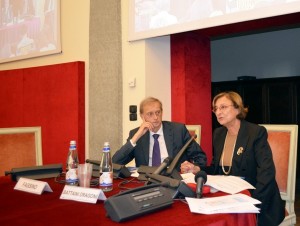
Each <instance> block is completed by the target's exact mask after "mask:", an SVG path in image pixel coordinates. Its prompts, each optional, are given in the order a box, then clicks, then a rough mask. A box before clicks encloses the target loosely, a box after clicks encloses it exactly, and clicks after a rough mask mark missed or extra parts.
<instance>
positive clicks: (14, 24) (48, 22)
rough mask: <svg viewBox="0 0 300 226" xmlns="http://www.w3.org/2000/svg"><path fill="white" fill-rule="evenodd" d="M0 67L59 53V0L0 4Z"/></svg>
mask: <svg viewBox="0 0 300 226" xmlns="http://www.w3.org/2000/svg"><path fill="white" fill-rule="evenodd" d="M0 9H1V11H0V47H1V48H0V63H4V62H9V61H15V60H21V59H27V58H32V57H39V56H44V55H49V54H55V53H61V41H60V0H0Z"/></svg>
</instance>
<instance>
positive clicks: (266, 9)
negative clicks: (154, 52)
mask: <svg viewBox="0 0 300 226" xmlns="http://www.w3.org/2000/svg"><path fill="white" fill-rule="evenodd" d="M299 11H300V0H130V4H129V41H134V40H139V39H145V38H151V37H157V36H163V35H169V34H174V33H179V32H184V31H191V30H198V29H202V28H208V27H215V26H220V25H225V24H231V23H237V22H243V21H249V20H254V19H260V18H267V17H272V16H278V15H284V14H290V13H294V12H299Z"/></svg>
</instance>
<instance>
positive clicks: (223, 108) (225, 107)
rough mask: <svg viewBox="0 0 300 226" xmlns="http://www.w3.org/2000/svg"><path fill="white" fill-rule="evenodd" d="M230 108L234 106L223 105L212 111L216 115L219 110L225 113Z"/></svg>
mask: <svg viewBox="0 0 300 226" xmlns="http://www.w3.org/2000/svg"><path fill="white" fill-rule="evenodd" d="M230 106H233V105H232V104H231V105H221V106H220V107H216V106H215V107H214V108H213V109H212V111H213V113H216V112H217V110H218V109H219V110H220V111H222V112H223V111H225V110H226V109H227V108H228V107H230Z"/></svg>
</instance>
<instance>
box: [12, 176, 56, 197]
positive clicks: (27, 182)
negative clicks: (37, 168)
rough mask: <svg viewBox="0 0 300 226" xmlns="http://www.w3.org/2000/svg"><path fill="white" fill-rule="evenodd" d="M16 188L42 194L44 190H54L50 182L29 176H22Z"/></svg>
mask: <svg viewBox="0 0 300 226" xmlns="http://www.w3.org/2000/svg"><path fill="white" fill-rule="evenodd" d="M14 189H15V190H19V191H25V192H29V193H33V194H37V195H40V194H42V192H43V191H48V192H53V191H52V189H51V188H50V186H49V184H48V183H47V182H44V181H39V180H33V179H29V178H24V177H21V178H20V179H19V180H18V182H17V184H16V186H15V187H14Z"/></svg>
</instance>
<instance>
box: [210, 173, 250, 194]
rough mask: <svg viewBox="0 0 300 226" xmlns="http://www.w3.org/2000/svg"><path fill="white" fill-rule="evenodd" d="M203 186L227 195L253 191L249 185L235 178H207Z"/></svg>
mask: <svg viewBox="0 0 300 226" xmlns="http://www.w3.org/2000/svg"><path fill="white" fill-rule="evenodd" d="M205 185H209V186H211V187H213V188H215V189H217V190H220V191H223V192H226V193H229V194H236V193H238V192H240V191H243V190H247V189H255V187H253V186H252V185H251V184H250V183H248V182H247V181H245V180H244V179H242V178H240V177H236V176H207V181H206V183H205Z"/></svg>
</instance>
